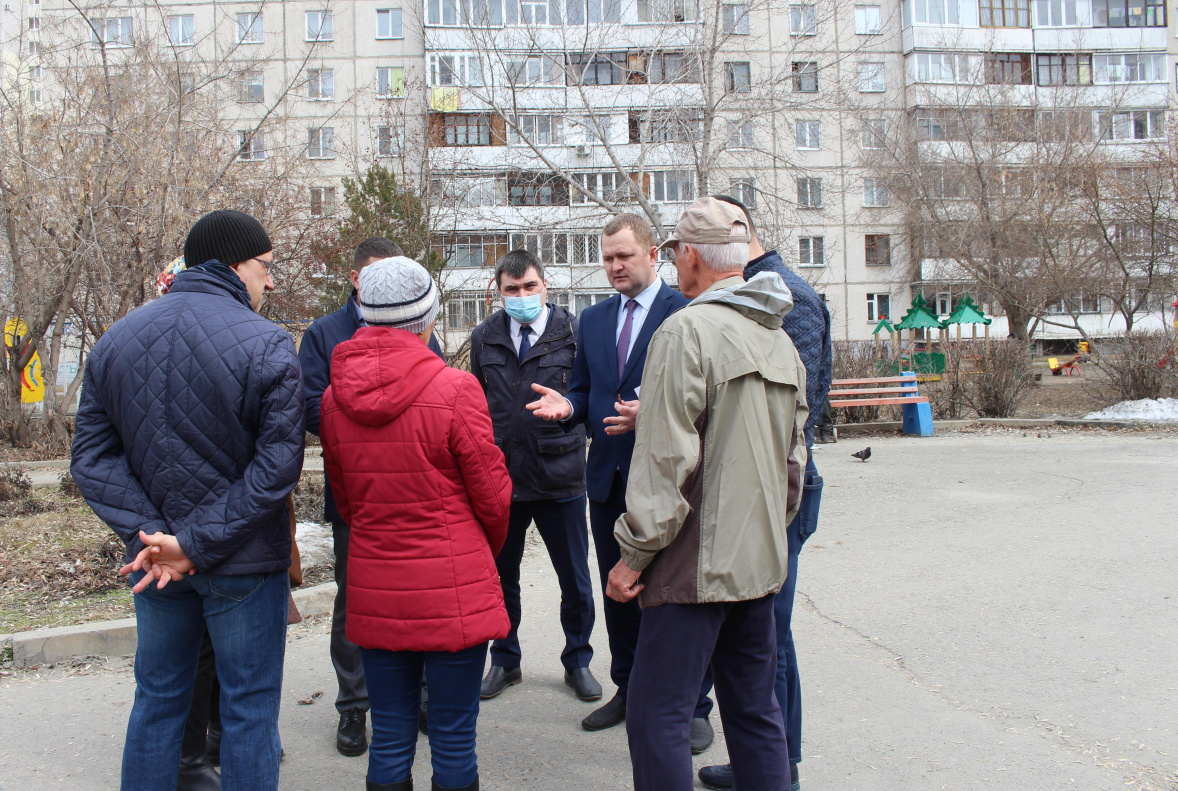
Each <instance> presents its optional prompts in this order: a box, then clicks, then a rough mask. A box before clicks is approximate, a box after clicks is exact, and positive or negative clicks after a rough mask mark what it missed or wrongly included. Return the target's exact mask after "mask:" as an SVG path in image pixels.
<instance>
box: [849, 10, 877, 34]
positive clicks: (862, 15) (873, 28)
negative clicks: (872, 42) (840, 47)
mask: <svg viewBox="0 0 1178 791" xmlns="http://www.w3.org/2000/svg"><path fill="white" fill-rule="evenodd" d="M855 33H856V34H857V35H860V36H874V35H878V34H880V33H883V8H882V7H881V6H877V5H857V6H855Z"/></svg>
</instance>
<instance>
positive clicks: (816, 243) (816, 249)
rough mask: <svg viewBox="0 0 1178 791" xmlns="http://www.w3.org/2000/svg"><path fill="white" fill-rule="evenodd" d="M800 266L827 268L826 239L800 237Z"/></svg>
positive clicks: (821, 237) (820, 237)
mask: <svg viewBox="0 0 1178 791" xmlns="http://www.w3.org/2000/svg"><path fill="white" fill-rule="evenodd" d="M798 266H826V237H823V236H799V237H798Z"/></svg>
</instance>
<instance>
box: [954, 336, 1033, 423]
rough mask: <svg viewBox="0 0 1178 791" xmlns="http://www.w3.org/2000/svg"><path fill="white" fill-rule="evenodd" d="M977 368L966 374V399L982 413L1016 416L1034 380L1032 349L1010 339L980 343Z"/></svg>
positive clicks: (975, 409) (995, 415) (964, 389)
mask: <svg viewBox="0 0 1178 791" xmlns="http://www.w3.org/2000/svg"><path fill="white" fill-rule="evenodd" d="M977 367H978V371H977V372H976V373H970V374H966V375H965V377H964V378H965V386H964V388H963V390H962V395H963V398H964V399H965V402H966V403H967V404H969V405H970V406H971V407H972V408H973V409H974V411H976V412H977V413H978V416H979V417H1014V414H1015V411H1016V410H1017V409H1018V405H1019V402H1021V401H1022V399H1023V397H1024V396H1025V395H1026V393H1027V390H1028V389H1030V387H1031V384H1032V382H1033V380H1034V375H1033V374H1032V372H1031V350H1030V348H1029V347H1028V346H1027V345H1026V344H1025V343H1022V342H1020V341H1017V340H1014V339H1010V340H1003V341H990V342H988V343H984V344H981V349H980V354H979V356H978V357H977Z"/></svg>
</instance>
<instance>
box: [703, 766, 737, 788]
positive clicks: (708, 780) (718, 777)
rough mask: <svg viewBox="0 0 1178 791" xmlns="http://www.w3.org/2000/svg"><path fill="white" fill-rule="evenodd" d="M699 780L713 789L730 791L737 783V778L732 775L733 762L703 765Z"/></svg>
mask: <svg viewBox="0 0 1178 791" xmlns="http://www.w3.org/2000/svg"><path fill="white" fill-rule="evenodd" d="M699 781H700V782H701V783H703V784H704V785H705V786H707V787H708V788H711V789H712V791H728V789H729V788H732V787H733V786H734V785H736V778H735V777H733V776H732V764H717V765H716V766H705V767H703V768H702V769H700V770H699Z"/></svg>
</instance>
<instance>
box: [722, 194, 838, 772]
mask: <svg viewBox="0 0 1178 791" xmlns="http://www.w3.org/2000/svg"><path fill="white" fill-rule="evenodd" d="M713 197H715V198H716V199H717V200H722V201H724V202H726V203H731V204H732V205H733V206H736V207H738V208H739V209H741V210H742V211H743V212H744V216H745V219H747V220H748V226H749V231H750V232H751V233H752V237H753V239H752V244H750V245H749V256H750V257H751V259H752V260H750V261H749V263H748V266H746V267H745V270H744V278H745V280H748V279H749V278H751V277H752V276H753V275H756V274H759V273H761V272H776V273H777V274H778V275H780V276H781V279H782V280H784V281H785V285H786V286H788V287H789V290H790V291H791V292H793V298H794V307H793V310H791V311H790V312H789V313H788V314H787V315H786V317H785V319H784V320H783V321H782V322H781V326H782V329H784V330H785V332H786V334H787V335H789V337H790V340H792V341H793V343H794V348H796V349H797V350H798V356H799V357H801V358H802V364H803V365H805V366H806V402H807V403H808V404H809V407H810V416H809V417H808V418H807V419H806V447H807V448H808V449H810V451H811V453H810V461H809V462H808V463H807V465H806V476H805V481H804V484H803V487H802V503H801V506H800V508H799V510H798V515H797V517H795V518H794V520H793V522H791V523H790V525H789V577H788V578H787V579H786V581H785V585H783V586H782V588H781V590H780V591H779V592H778V593H777V596H776V597H775V598H774V601H773V613H774V620H775V621H776V623H777V683H776V684H775V685H774V688H775V691H776V693H777V702H778V704H779V705H780V706H781V715H782V718H783V719H784V720H785V737H786V743H787V744H788V746H789V761H790V767H789V769H790V784H791V786H792V791H799V789H800V788H801V782H800V781H799V779H798V762H799V761H801V760H802V752H801V748H802V687H801V679H800V677H799V675H798V659H797V654H796V652H795V651H794V638H793V631H792V630H791V628H790V620H791V616H792V615H793V608H794V592H795V591H796V589H797V585H798V554H799V553H800V552H801V551H802V545H803V544H804V543H806V539H807V538H809V537H810V535H811V534H812V533H813V532H814V531H815V530H816V529H817V528H818V507H819V505H820V504H821V502H822V478H820V477H819V476H818V470H817V468H816V467H815V466H814V454H813V446H814V426H815V424H816V423H817V422H818V420H819V418H820V417H821V415H822V409H823V406H824V405H825V404H826V394H827V392H828V391H829V390H830V378H831V369H832V359H831V343H830V340H831V339H830V311H828V310H827V308H826V303H825V302H823V301H822V297H820V296H818V292H816V291H815V290H814V287H813V286H811V285H810V284H809V283H807V282H806V281H805V280H803V279H802V278H801V277H800V276H798V274H797V273H796V272H794V271H793V270H792V269H790V268H789V267H788V266H786V265H785V262H784V261H782V260H781V256H780V255H778V254H777V251H776V250H770V251H768V252H766V251H765V248H764V247H762V246H761V242H760V239H758V237H757V232H756V227H755V226H754V225H753V218H752V216H751V215H750V214H749V210H748V209H747V208H746V207H745V205H744V204H743V203H741V202H740V201H738V200H737V199H736V198H732V197H729V196H727V195H715V196H713ZM699 779H700V781H701V782H703V784H704V785H706V786H707V787H708V788H725V789H726V788H731V787H732V786H733V782H734V781H733V777H732V768H731V766H730V765H728V764H723V765H720V766H705V767H703V768H702V769H700V770H699Z"/></svg>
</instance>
